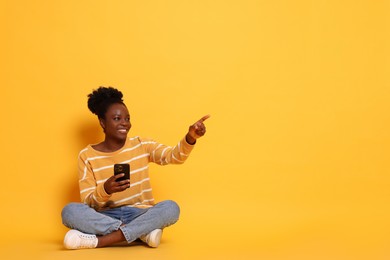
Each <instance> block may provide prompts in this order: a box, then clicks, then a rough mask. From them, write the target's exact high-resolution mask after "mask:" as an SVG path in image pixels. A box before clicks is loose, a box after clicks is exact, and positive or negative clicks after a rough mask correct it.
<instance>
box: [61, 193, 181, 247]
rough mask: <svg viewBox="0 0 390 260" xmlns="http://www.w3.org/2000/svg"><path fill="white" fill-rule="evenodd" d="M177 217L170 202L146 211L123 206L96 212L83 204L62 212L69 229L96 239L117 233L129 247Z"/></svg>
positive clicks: (175, 208)
mask: <svg viewBox="0 0 390 260" xmlns="http://www.w3.org/2000/svg"><path fill="white" fill-rule="evenodd" d="M179 214H180V209H179V206H178V205H177V204H176V202H174V201H171V200H166V201H162V202H160V203H157V204H156V205H154V206H153V207H151V208H146V209H139V208H135V207H128V206H122V207H118V208H113V209H107V210H104V211H96V210H95V209H93V208H91V207H89V206H88V205H86V204H82V203H70V204H68V205H66V206H65V207H64V208H63V210H62V223H63V224H64V225H65V226H66V227H68V228H71V229H77V230H79V231H81V232H84V233H88V234H95V235H98V236H102V235H107V234H109V233H111V232H113V231H116V230H118V229H120V230H121V231H122V233H123V235H124V236H125V238H126V241H127V242H128V243H131V242H133V241H134V240H136V239H137V238H139V237H140V236H142V235H146V234H148V233H150V232H151V231H153V230H155V229H157V228H160V229H163V228H165V227H168V226H170V225H172V224H174V223H175V222H176V221H177V220H178V219H179Z"/></svg>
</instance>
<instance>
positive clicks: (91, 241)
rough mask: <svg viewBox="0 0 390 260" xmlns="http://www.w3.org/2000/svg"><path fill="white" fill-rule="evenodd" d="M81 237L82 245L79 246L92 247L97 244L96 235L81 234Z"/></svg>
mask: <svg viewBox="0 0 390 260" xmlns="http://www.w3.org/2000/svg"><path fill="white" fill-rule="evenodd" d="M79 237H80V245H79V248H91V247H95V246H96V239H97V238H96V236H94V235H87V234H79Z"/></svg>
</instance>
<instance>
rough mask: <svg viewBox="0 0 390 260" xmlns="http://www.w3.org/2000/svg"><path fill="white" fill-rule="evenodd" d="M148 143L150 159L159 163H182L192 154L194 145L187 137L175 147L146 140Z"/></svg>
mask: <svg viewBox="0 0 390 260" xmlns="http://www.w3.org/2000/svg"><path fill="white" fill-rule="evenodd" d="M145 143H148V145H147V150H148V152H149V154H150V158H149V160H150V161H151V162H154V163H157V164H159V165H167V164H182V163H184V162H185V161H186V160H187V158H188V156H189V155H190V153H191V151H192V149H193V148H194V145H191V144H189V143H187V141H186V140H185V138H183V139H181V140H180V142H178V144H177V145H176V146H174V147H171V146H167V145H164V144H160V143H157V142H155V141H149V142H145Z"/></svg>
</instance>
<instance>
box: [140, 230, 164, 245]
mask: <svg viewBox="0 0 390 260" xmlns="http://www.w3.org/2000/svg"><path fill="white" fill-rule="evenodd" d="M161 236H162V230H161V229H155V230H153V231H152V232H150V233H149V234H146V235H144V236H141V237H140V239H141V240H142V241H143V242H145V243H146V244H147V245H148V246H150V247H158V245H160V240H161Z"/></svg>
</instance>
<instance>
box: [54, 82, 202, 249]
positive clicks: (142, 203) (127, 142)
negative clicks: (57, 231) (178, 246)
mask: <svg viewBox="0 0 390 260" xmlns="http://www.w3.org/2000/svg"><path fill="white" fill-rule="evenodd" d="M122 98H123V95H122V93H121V92H120V91H119V90H117V89H115V88H112V87H100V88H98V89H97V90H94V91H93V92H92V93H91V94H89V95H88V108H89V109H90V110H91V112H92V113H94V114H95V115H97V117H98V120H99V123H100V126H101V127H102V128H103V131H104V133H105V139H104V141H102V142H101V143H98V144H95V145H88V146H87V147H86V148H85V149H83V150H82V151H81V152H80V154H79V187H80V196H81V200H82V203H70V204H68V205H67V206H65V207H64V209H63V210H62V221H63V223H64V225H65V226H67V227H69V228H70V229H71V230H69V231H68V232H67V234H66V235H65V238H64V246H65V248H67V249H80V248H95V247H105V246H109V245H112V244H116V243H119V242H124V241H126V242H127V243H131V242H133V241H134V240H136V239H138V238H139V239H141V240H142V241H144V242H145V243H146V244H147V245H149V246H150V247H157V246H158V245H159V244H160V239H161V235H162V230H163V228H165V227H167V226H170V225H172V224H174V223H175V222H176V221H177V220H178V218H179V213H180V210H179V207H178V205H177V204H176V203H175V202H174V201H170V200H168V201H162V202H159V203H157V204H155V201H154V198H153V194H152V188H151V185H150V180H149V174H148V163H149V162H154V163H157V164H160V165H166V164H181V163H183V162H184V161H185V160H186V159H187V157H188V156H189V154H190V152H191V151H192V149H193V147H194V144H195V143H196V140H197V139H198V138H199V137H201V136H203V135H204V134H205V132H206V127H205V126H204V124H203V122H204V121H205V120H206V119H207V118H209V116H204V117H203V118H201V119H200V120H199V121H197V122H196V123H195V124H193V125H191V126H190V127H189V130H188V133H187V134H186V136H185V137H184V138H183V139H182V140H181V141H180V142H179V143H178V144H177V145H176V146H175V147H170V146H166V145H163V144H159V143H157V142H155V141H154V140H151V139H144V138H141V137H138V136H136V137H131V138H128V137H127V134H128V132H129V130H130V128H131V123H130V114H129V111H128V110H127V107H126V105H125V104H124V102H123V99H122ZM118 163H125V164H129V165H130V180H128V179H125V180H121V181H118V179H119V178H121V177H123V176H124V174H123V173H122V174H119V175H114V170H113V168H114V164H118Z"/></svg>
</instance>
